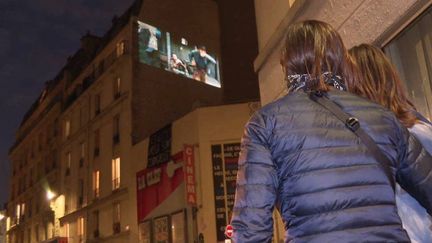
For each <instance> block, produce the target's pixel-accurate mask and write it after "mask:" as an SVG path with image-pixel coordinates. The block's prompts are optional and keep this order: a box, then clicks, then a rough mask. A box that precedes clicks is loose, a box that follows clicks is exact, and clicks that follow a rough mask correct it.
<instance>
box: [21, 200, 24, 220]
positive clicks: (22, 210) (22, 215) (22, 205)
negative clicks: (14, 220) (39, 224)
mask: <svg viewBox="0 0 432 243" xmlns="http://www.w3.org/2000/svg"><path fill="white" fill-rule="evenodd" d="M24 214H25V203H21V217H24Z"/></svg>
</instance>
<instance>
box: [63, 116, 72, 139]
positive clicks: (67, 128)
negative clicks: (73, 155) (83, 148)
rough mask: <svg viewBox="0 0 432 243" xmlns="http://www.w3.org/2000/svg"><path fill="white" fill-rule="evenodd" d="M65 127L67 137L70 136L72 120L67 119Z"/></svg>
mask: <svg viewBox="0 0 432 243" xmlns="http://www.w3.org/2000/svg"><path fill="white" fill-rule="evenodd" d="M64 129H65V130H64V135H65V138H68V137H69V136H70V132H71V131H70V130H71V121H70V120H69V119H68V120H66V121H65V125H64Z"/></svg>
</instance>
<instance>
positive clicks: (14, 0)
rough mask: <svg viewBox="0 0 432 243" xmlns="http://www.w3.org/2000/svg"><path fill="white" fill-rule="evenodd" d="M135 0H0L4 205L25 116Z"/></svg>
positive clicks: (0, 191) (0, 197) (0, 184)
mask: <svg viewBox="0 0 432 243" xmlns="http://www.w3.org/2000/svg"><path fill="white" fill-rule="evenodd" d="M132 3H133V0H70V1H67V0H0V13H1V14H0V82H1V88H0V115H1V116H2V119H0V203H1V206H2V205H3V203H5V202H6V201H7V197H8V192H9V185H8V181H9V176H10V174H11V172H10V166H9V163H10V162H9V161H8V150H9V148H10V147H11V145H12V144H13V142H14V134H15V131H16V130H17V128H18V126H19V124H20V122H21V119H22V117H23V115H24V113H25V112H26V111H27V110H28V109H29V107H30V105H31V104H32V103H33V102H34V101H35V99H36V98H37V97H38V95H39V94H40V92H41V91H42V89H43V86H44V83H45V82H46V81H47V80H50V79H52V78H54V77H55V75H56V74H57V73H58V72H59V70H60V69H61V68H62V67H63V66H64V64H65V62H66V59H67V57H68V56H72V55H73V53H74V52H75V51H76V50H77V49H78V48H79V46H80V38H81V36H83V35H84V34H85V33H87V31H88V30H89V31H90V33H92V34H96V35H99V36H100V35H103V33H105V31H106V30H108V29H109V27H110V26H111V20H112V18H113V16H114V15H118V16H120V15H121V14H122V13H123V12H124V11H125V10H126V9H127V8H128V7H129V6H130V5H131V4H132Z"/></svg>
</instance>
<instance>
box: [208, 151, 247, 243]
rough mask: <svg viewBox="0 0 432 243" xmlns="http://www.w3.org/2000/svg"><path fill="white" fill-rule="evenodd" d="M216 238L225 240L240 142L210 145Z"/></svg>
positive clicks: (234, 185) (233, 194)
mask: <svg viewBox="0 0 432 243" xmlns="http://www.w3.org/2000/svg"><path fill="white" fill-rule="evenodd" d="M211 151H212V163H213V183H214V184H213V186H214V188H213V189H214V196H215V213H216V232H217V240H218V242H219V241H224V240H225V227H226V226H227V225H228V224H229V221H230V220H231V212H232V208H233V206H234V198H235V189H236V180H237V170H238V163H237V162H238V158H239V154H240V143H229V144H223V145H222V144H215V145H212V146H211Z"/></svg>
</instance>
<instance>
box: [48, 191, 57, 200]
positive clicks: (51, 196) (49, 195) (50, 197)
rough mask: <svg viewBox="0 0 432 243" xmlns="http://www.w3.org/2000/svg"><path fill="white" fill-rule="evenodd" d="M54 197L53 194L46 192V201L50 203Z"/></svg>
mask: <svg viewBox="0 0 432 243" xmlns="http://www.w3.org/2000/svg"><path fill="white" fill-rule="evenodd" d="M55 196H56V195H55V193H54V192H52V191H51V190H48V191H47V193H46V197H47V199H48V200H50V201H51V200H52V199H53V198H54V197H55Z"/></svg>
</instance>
